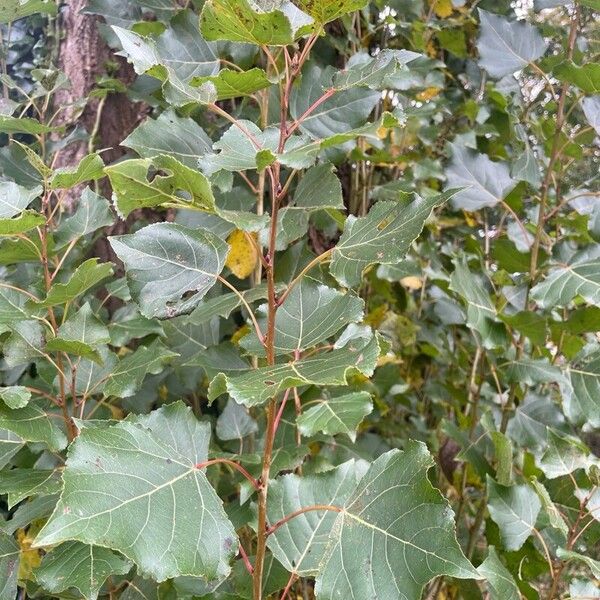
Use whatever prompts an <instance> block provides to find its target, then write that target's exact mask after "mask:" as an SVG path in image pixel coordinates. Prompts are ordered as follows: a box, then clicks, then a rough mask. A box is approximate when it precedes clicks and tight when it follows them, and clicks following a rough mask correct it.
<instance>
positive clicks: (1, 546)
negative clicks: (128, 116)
mask: <svg viewBox="0 0 600 600" xmlns="http://www.w3.org/2000/svg"><path fill="white" fill-rule="evenodd" d="M0 14H1V13H0ZM20 553H21V548H20V547H19V544H17V542H16V540H15V539H14V538H13V537H12V536H11V535H7V534H6V533H4V532H0V600H14V599H15V598H16V595H17V575H18V573H19V555H20Z"/></svg>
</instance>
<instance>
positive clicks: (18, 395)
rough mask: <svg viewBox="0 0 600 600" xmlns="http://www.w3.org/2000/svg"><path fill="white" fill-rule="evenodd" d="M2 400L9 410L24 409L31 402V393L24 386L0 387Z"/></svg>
mask: <svg viewBox="0 0 600 600" xmlns="http://www.w3.org/2000/svg"><path fill="white" fill-rule="evenodd" d="M0 398H2V400H3V402H4V404H6V406H8V408H23V407H24V406H27V405H28V404H29V401H30V400H31V392H30V391H29V390H28V389H27V388H26V387H23V386H22V385H12V386H10V387H0Z"/></svg>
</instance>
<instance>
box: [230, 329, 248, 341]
mask: <svg viewBox="0 0 600 600" xmlns="http://www.w3.org/2000/svg"><path fill="white" fill-rule="evenodd" d="M249 333H250V327H248V325H242V326H241V327H240V328H239V329H238V330H237V331H236V332H235V333H234V334H233V335H232V336H231V343H232V344H239V342H240V340H241V339H242V338H243V337H244V336H245V335H248V334H249Z"/></svg>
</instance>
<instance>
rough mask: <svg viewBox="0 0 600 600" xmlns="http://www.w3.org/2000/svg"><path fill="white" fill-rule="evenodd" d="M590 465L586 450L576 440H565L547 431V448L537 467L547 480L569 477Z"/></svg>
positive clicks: (590, 461) (551, 431) (550, 430)
mask: <svg viewBox="0 0 600 600" xmlns="http://www.w3.org/2000/svg"><path fill="white" fill-rule="evenodd" d="M591 464H592V460H591V459H590V457H588V450H587V448H586V447H585V446H584V445H583V444H582V443H581V442H579V441H578V440H576V439H573V438H566V437H562V436H560V435H558V434H556V433H555V432H554V431H553V430H552V429H548V447H547V448H546V451H545V452H544V454H543V455H542V456H541V458H540V460H539V467H540V469H542V471H543V472H544V475H545V476H546V477H547V478H548V479H555V478H557V477H562V476H564V475H570V474H571V473H574V472H575V471H576V470H577V469H587V468H588V467H589V466H590V465H591Z"/></svg>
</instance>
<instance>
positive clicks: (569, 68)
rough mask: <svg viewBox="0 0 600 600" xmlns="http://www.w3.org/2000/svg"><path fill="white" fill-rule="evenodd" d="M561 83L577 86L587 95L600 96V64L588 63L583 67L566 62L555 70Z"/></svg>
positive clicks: (555, 74) (554, 72)
mask: <svg viewBox="0 0 600 600" xmlns="http://www.w3.org/2000/svg"><path fill="white" fill-rule="evenodd" d="M553 74H554V76H555V77H556V78H557V79H559V80H560V81H564V82H567V83H572V84H573V85H576V86H577V87H578V88H579V89H580V90H581V91H582V92H585V93H587V94H600V63H593V62H590V63H587V64H585V65H582V66H581V67H580V66H578V65H576V64H575V63H573V62H569V61H565V62H562V63H560V64H559V65H558V66H556V67H555V68H554V70H553Z"/></svg>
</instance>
